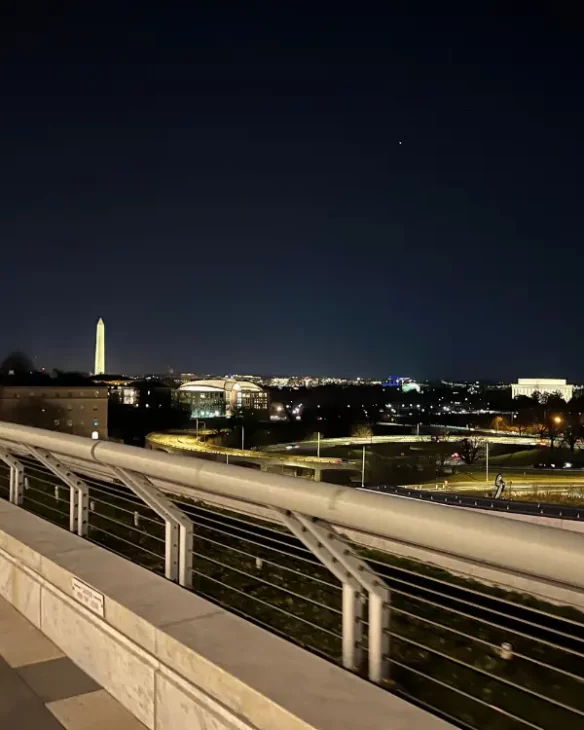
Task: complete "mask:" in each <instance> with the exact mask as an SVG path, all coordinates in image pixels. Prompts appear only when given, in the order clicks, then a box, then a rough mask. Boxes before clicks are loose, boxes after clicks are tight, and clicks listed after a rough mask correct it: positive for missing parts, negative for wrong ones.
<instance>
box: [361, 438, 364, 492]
mask: <svg viewBox="0 0 584 730" xmlns="http://www.w3.org/2000/svg"><path fill="white" fill-rule="evenodd" d="M364 486H365V447H364V446H363V461H362V462H361V488H363V487H364Z"/></svg>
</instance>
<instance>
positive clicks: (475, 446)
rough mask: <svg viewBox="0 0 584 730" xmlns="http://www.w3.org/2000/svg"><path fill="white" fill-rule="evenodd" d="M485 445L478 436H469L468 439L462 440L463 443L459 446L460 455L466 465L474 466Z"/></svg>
mask: <svg viewBox="0 0 584 730" xmlns="http://www.w3.org/2000/svg"><path fill="white" fill-rule="evenodd" d="M484 444H485V441H484V439H481V438H479V437H478V436H468V437H467V438H464V439H462V441H461V442H460V443H459V444H458V453H459V454H460V458H461V459H462V460H463V461H464V463H465V464H474V462H475V461H476V459H477V456H478V455H479V451H480V450H481V449H482V448H483V446H484Z"/></svg>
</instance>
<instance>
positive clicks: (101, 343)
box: [94, 317, 105, 375]
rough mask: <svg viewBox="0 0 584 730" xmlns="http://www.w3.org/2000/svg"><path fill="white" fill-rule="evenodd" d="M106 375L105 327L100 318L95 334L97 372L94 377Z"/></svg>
mask: <svg viewBox="0 0 584 730" xmlns="http://www.w3.org/2000/svg"><path fill="white" fill-rule="evenodd" d="M103 373H105V325H104V323H103V319H102V318H101V317H100V318H99V319H98V320H97V330H96V333H95V372H94V375H103Z"/></svg>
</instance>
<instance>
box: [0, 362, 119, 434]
mask: <svg viewBox="0 0 584 730" xmlns="http://www.w3.org/2000/svg"><path fill="white" fill-rule="evenodd" d="M107 416H108V390H107V387H104V386H97V385H95V384H94V383H92V382H91V381H90V380H87V379H85V378H82V377H80V376H76V375H71V376H67V375H60V376H59V377H57V378H51V377H50V376H49V375H45V374H43V373H31V374H30V375H9V376H4V377H2V378H1V379H0V421H11V422H12V423H20V424H23V425H25V426H35V427H37V428H46V429H49V430H52V431H61V432H63V433H71V434H75V435H76V436H86V437H88V438H93V439H105V438H107V435H108V422H107Z"/></svg>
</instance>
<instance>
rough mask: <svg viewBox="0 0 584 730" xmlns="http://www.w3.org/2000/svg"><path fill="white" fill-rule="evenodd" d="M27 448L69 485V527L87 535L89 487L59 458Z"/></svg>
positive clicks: (43, 451) (83, 535)
mask: <svg viewBox="0 0 584 730" xmlns="http://www.w3.org/2000/svg"><path fill="white" fill-rule="evenodd" d="M28 450H29V451H30V453H31V454H32V456H34V458H35V459H36V460H37V461H40V463H41V464H42V465H43V466H45V467H46V468H47V469H48V470H49V471H51V472H52V473H53V474H54V475H55V476H57V477H59V479H60V480H61V481H62V482H63V483H64V484H66V485H67V486H68V487H69V495H70V499H69V529H70V530H71V532H76V533H77V534H78V535H81V536H82V537H85V536H86V535H87V525H88V517H89V488H88V486H87V484H86V483H85V482H84V481H83V479H80V478H79V477H78V476H77V474H74V473H73V472H72V471H71V470H70V469H68V468H67V467H66V466H63V464H61V462H60V461H59V459H58V458H57V457H56V456H54V455H53V454H51V453H50V452H48V451H45V450H44V449H39V448H37V447H36V446H29V447H28Z"/></svg>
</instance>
